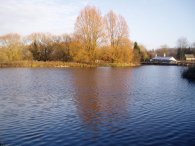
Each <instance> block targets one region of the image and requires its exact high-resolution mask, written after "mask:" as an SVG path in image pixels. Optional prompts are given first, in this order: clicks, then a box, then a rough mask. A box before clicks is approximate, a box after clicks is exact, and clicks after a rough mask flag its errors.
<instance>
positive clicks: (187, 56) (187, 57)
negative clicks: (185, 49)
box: [185, 54, 195, 61]
mask: <svg viewBox="0 0 195 146" xmlns="http://www.w3.org/2000/svg"><path fill="white" fill-rule="evenodd" d="M185 60H186V61H195V57H194V55H193V54H185Z"/></svg>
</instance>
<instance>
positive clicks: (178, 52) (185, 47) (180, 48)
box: [148, 37, 195, 60]
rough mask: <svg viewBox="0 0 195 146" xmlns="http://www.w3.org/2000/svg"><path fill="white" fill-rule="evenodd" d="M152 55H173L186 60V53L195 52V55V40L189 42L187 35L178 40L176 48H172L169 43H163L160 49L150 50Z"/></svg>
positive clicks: (194, 53)
mask: <svg viewBox="0 0 195 146" xmlns="http://www.w3.org/2000/svg"><path fill="white" fill-rule="evenodd" d="M148 54H150V57H154V56H155V55H158V56H164V54H165V55H166V56H173V57H175V58H176V59H177V60H185V54H193V55H194V56H195V42H193V43H189V42H188V40H187V39H186V38H185V37H181V38H179V39H178V40H177V44H176V47H175V48H170V47H169V46H167V45H162V46H161V47H160V48H159V49H156V50H150V51H149V52H148Z"/></svg>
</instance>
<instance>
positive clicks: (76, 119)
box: [0, 66, 195, 146]
mask: <svg viewBox="0 0 195 146" xmlns="http://www.w3.org/2000/svg"><path fill="white" fill-rule="evenodd" d="M182 70H183V67H178V66H141V67H134V68H128V67H127V68H111V67H98V68H64V69H63V68H3V69H0V143H1V144H3V145H5V146H7V145H10V146H18V145H19V146H42V145H47V146H50V145H51V146H59V145H70V146H87V145H91V146H99V145H105V146H109V145H135V146H142V145H155V146H157V145H158V146H160V145H162V146H164V145H169V146H171V145H173V146H175V145H177V146H179V145H183V146H188V145H189V146H191V145H195V83H194V82H189V81H188V80H186V79H183V78H181V72H182Z"/></svg>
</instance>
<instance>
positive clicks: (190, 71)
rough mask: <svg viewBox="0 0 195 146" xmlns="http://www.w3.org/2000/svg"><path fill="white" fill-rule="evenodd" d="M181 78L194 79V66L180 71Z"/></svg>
mask: <svg viewBox="0 0 195 146" xmlns="http://www.w3.org/2000/svg"><path fill="white" fill-rule="evenodd" d="M182 76H183V78H187V79H193V80H195V66H193V67H189V68H188V69H187V70H185V71H184V72H183V73H182Z"/></svg>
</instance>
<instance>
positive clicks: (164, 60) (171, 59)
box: [151, 54, 177, 64]
mask: <svg viewBox="0 0 195 146" xmlns="http://www.w3.org/2000/svg"><path fill="white" fill-rule="evenodd" d="M151 61H152V62H154V63H162V64H163V63H168V64H174V63H177V60H176V59H175V58H174V57H166V55H165V54H164V57H160V56H157V55H156V57H154V58H153V59H151Z"/></svg>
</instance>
